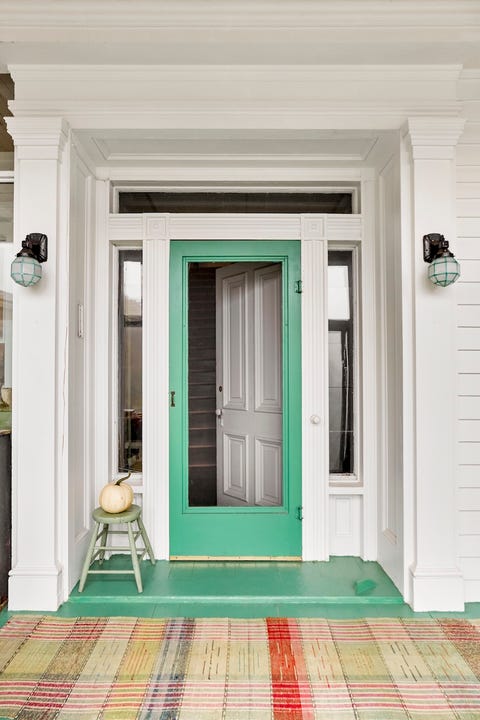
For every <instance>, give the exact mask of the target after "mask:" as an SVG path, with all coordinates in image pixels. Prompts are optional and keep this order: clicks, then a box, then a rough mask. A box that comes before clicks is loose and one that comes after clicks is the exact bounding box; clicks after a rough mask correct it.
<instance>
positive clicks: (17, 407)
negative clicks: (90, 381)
mask: <svg viewBox="0 0 480 720" xmlns="http://www.w3.org/2000/svg"><path fill="white" fill-rule="evenodd" d="M7 123H8V131H9V133H10V134H11V135H12V137H13V139H14V143H15V200H14V203H15V205H14V208H15V209H14V212H15V215H14V218H15V248H16V250H17V251H18V250H19V249H20V246H21V242H22V240H24V239H25V236H26V235H27V234H29V233H33V232H41V233H45V234H46V235H47V236H48V260H47V262H45V263H44V264H43V266H42V270H43V277H42V279H41V280H40V282H39V283H38V284H37V285H35V286H32V287H27V288H24V287H21V286H19V285H15V284H14V283H13V281H12V288H13V378H12V386H13V400H12V411H13V418H12V422H13V428H12V443H13V446H12V450H13V452H12V570H11V572H10V580H9V608H10V609H11V610H23V609H29V610H36V609H38V610H56V609H57V607H58V606H59V604H60V603H61V602H62V600H63V596H62V562H61V552H62V548H63V547H65V545H66V542H64V541H63V538H62V529H63V527H64V525H63V523H65V524H66V522H67V519H66V518H64V519H63V520H62V518H63V515H64V513H63V512H62V507H65V506H64V503H63V501H62V497H63V496H64V495H66V492H67V488H63V487H62V482H63V483H66V482H67V478H66V476H63V475H62V472H61V466H62V447H65V446H66V437H65V428H64V426H63V422H64V420H63V418H64V413H63V410H62V408H64V407H65V403H66V401H67V398H66V397H65V395H66V390H65V387H66V386H65V385H64V382H65V378H66V373H65V370H66V358H65V355H66V347H67V326H66V320H65V318H66V314H65V313H64V312H63V310H62V308H64V307H65V305H66V304H67V302H68V293H67V291H66V287H68V285H67V283H68V279H67V278H66V269H65V268H66V265H63V264H62V261H61V260H60V255H61V253H59V246H60V245H62V243H63V244H65V243H66V241H67V237H66V235H67V233H66V207H67V200H68V198H67V193H68V180H67V178H66V175H65V173H63V172H62V159H63V156H64V148H65V144H66V141H67V133H68V129H67V126H66V124H65V122H64V121H63V120H62V119H61V118H41V117H39V118H24V117H18V118H16V117H12V118H7ZM12 260H13V257H12ZM62 493H63V494H62Z"/></svg>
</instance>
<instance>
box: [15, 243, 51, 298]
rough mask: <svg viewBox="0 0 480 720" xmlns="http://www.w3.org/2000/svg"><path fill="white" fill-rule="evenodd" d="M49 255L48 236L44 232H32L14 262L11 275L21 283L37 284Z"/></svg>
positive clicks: (27, 284) (25, 284)
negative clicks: (42, 264) (43, 264)
mask: <svg viewBox="0 0 480 720" xmlns="http://www.w3.org/2000/svg"><path fill="white" fill-rule="evenodd" d="M47 257H48V238H47V236H46V235H44V234H43V233H30V235H27V237H26V238H25V240H24V241H23V242H22V249H21V250H20V252H19V253H18V255H17V257H16V258H15V259H14V261H13V262H12V266H11V268H10V275H11V277H12V280H15V282H16V283H18V284H19V285H23V286H24V287H29V286H30V285H36V283H38V281H39V280H40V279H41V277H42V266H41V264H40V263H44V262H45V260H46V259H47Z"/></svg>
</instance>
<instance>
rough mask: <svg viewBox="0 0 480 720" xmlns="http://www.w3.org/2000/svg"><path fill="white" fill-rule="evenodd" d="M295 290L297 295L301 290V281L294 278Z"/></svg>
mask: <svg viewBox="0 0 480 720" xmlns="http://www.w3.org/2000/svg"><path fill="white" fill-rule="evenodd" d="M295 292H296V293H298V294H299V295H301V293H302V292H303V282H302V281H301V280H295Z"/></svg>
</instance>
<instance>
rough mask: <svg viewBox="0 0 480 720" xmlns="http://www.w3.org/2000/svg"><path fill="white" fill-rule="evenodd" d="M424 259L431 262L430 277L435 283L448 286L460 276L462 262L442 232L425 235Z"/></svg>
mask: <svg viewBox="0 0 480 720" xmlns="http://www.w3.org/2000/svg"><path fill="white" fill-rule="evenodd" d="M423 259H424V260H425V262H427V263H430V267H429V268H428V278H429V280H430V281H431V282H432V283H433V284H434V285H441V286H442V287H447V285H451V284H452V283H454V282H455V281H456V280H458V278H459V277H460V264H459V262H458V261H457V260H455V256H454V254H453V253H452V252H450V250H449V249H448V240H445V237H444V236H443V235H440V233H430V234H429V235H424V236H423Z"/></svg>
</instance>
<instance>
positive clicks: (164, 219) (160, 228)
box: [142, 213, 169, 240]
mask: <svg viewBox="0 0 480 720" xmlns="http://www.w3.org/2000/svg"><path fill="white" fill-rule="evenodd" d="M142 217H143V239H144V240H168V239H169V227H168V226H169V215H168V214H167V213H165V214H164V215H158V214H154V215H143V216H142Z"/></svg>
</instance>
